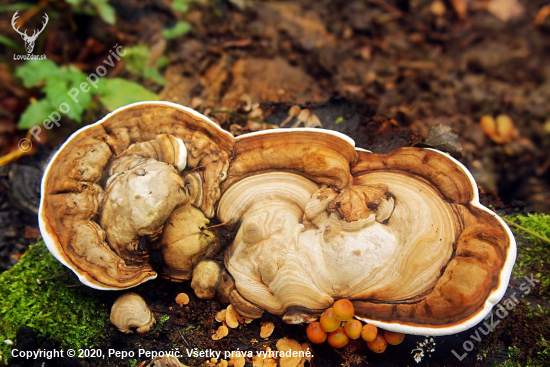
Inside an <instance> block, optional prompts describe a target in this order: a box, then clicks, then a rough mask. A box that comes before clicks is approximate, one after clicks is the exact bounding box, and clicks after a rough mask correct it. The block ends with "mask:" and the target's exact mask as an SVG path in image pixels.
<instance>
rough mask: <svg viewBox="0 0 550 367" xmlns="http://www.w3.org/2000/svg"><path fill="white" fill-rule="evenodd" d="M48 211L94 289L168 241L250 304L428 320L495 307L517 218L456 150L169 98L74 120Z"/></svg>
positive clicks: (402, 324)
mask: <svg viewBox="0 0 550 367" xmlns="http://www.w3.org/2000/svg"><path fill="white" fill-rule="evenodd" d="M302 112H303V111H302ZM292 113H293V114H294V115H295V116H299V114H298V111H297V109H295V110H294V111H292ZM39 221H40V229H41V232H42V235H43V237H44V240H45V242H46V244H47V245H48V248H49V249H50V251H51V252H52V253H53V254H54V255H55V256H56V257H57V258H58V259H59V260H60V261H61V262H62V263H63V264H65V265H67V266H68V267H70V268H71V269H72V270H73V271H74V272H75V273H76V274H77V275H78V276H79V278H80V280H81V281H82V282H83V283H85V284H87V285H89V286H91V287H94V288H98V289H126V288H129V287H133V286H136V285H138V284H140V283H142V282H144V281H146V280H148V279H152V278H154V277H155V276H156V273H155V271H154V270H153V268H152V265H151V264H150V262H149V254H150V253H151V251H159V252H160V253H161V254H162V257H163V261H164V276H166V277H168V278H170V279H173V280H180V281H181V280H189V279H191V286H192V287H193V289H194V290H195V293H196V294H197V296H198V297H199V298H211V297H213V296H214V294H216V293H217V294H218V296H219V297H220V299H221V300H222V301H224V302H230V303H231V304H232V305H233V306H232V307H234V308H235V310H236V311H237V312H238V313H239V314H240V315H242V316H244V317H246V318H259V317H261V315H262V313H263V312H264V311H268V312H271V313H273V314H276V315H280V316H282V317H283V320H284V321H286V322H288V323H302V322H311V321H314V320H316V319H317V318H318V317H319V316H320V315H321V314H322V313H323V311H324V310H325V309H327V308H329V307H331V305H333V303H334V302H335V301H336V300H338V299H348V300H350V301H351V302H352V303H353V306H354V307H355V311H356V316H357V317H359V318H361V319H362V320H363V321H366V322H368V323H370V324H373V325H376V326H379V327H382V328H384V329H385V330H390V331H395V332H399V333H406V334H419V335H445V334H453V333H458V332H460V331H463V330H466V329H468V328H470V327H472V326H474V325H475V324H477V323H478V322H480V321H481V320H483V318H484V317H485V316H486V315H487V314H488V313H489V312H490V310H491V308H492V307H493V306H494V305H495V304H496V303H498V302H499V301H500V299H501V298H502V296H503V294H504V292H505V290H506V287H507V285H508V281H509V278H510V273H511V270H512V266H513V263H514V261H515V257H516V244H515V241H514V237H513V236H512V233H511V231H510V229H509V228H508V227H507V226H506V225H505V224H504V222H503V221H502V220H501V219H500V218H499V217H498V216H497V215H495V214H494V213H492V212H491V211H489V210H488V209H487V208H485V207H484V206H482V205H481V204H480V203H479V198H478V192H477V187H476V184H475V182H474V180H473V178H472V175H471V174H470V173H469V172H468V171H467V170H466V168H465V167H464V166H463V165H462V164H460V163H459V162H458V161H456V160H454V159H453V158H451V157H449V156H448V155H446V154H444V153H441V152H438V151H435V150H429V149H419V148H402V149H398V150H395V151H393V152H390V153H388V154H385V155H381V154H374V153H371V152H367V151H363V150H360V149H356V148H355V143H354V142H353V140H351V139H350V138H349V137H346V136H344V135H342V134H340V133H337V132H333V131H329V130H322V129H313V128H304V129H275V130H265V131H259V132H254V133H250V134H245V135H241V136H239V137H237V138H234V137H233V136H231V135H230V134H229V133H227V132H225V131H223V130H222V129H221V128H220V127H218V126H217V125H216V124H214V123H213V122H212V121H210V120H208V119H207V118H206V117H204V116H202V115H200V114H199V113H197V112H195V111H193V110H190V109H188V108H185V107H181V106H178V105H175V104H171V103H167V102H143V103H137V104H133V105H129V106H126V107H124V108H121V109H119V110H117V111H115V112H113V113H111V114H109V115H108V116H106V117H105V118H104V119H102V120H101V121H99V122H97V123H96V124H94V125H91V126H88V127H86V128H84V129H82V130H80V131H79V132H77V133H75V134H74V135H73V136H72V137H71V138H70V139H69V140H68V141H67V142H66V143H65V144H64V145H63V146H62V147H61V149H60V150H59V151H58V153H57V154H56V155H55V157H54V158H53V159H52V161H51V162H50V164H49V165H48V168H47V169H46V172H45V175H44V179H43V181H42V198H41V205H40V213H39ZM219 224H224V225H227V226H228V228H230V229H231V230H233V232H232V235H233V237H232V238H230V241H229V242H231V244H230V245H229V246H228V247H227V248H222V245H221V243H220V240H219V238H218V236H217V234H216V231H215V230H212V229H211V228H210V229H209V228H208V226H210V225H213V226H216V225H219ZM220 251H224V265H225V268H223V267H222V266H221V264H220V263H218V262H216V261H213V259H214V257H215V255H216V254H218V253H219V252H220ZM226 317H227V315H226ZM233 325H234V323H233ZM237 326H238V324H237ZM226 329H227V328H226ZM223 334H224V333H223V330H222V331H221V332H220V333H217V334H216V337H217V338H221V337H222V336H221V335H223ZM225 335H226V334H225Z"/></svg>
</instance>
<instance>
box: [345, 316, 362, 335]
mask: <svg viewBox="0 0 550 367" xmlns="http://www.w3.org/2000/svg"><path fill="white" fill-rule="evenodd" d="M362 327H363V324H361V321H359V320H355V319H352V320H349V321H346V324H345V325H344V331H345V332H346V334H347V336H349V338H350V339H358V338H359V337H360V336H361V330H362Z"/></svg>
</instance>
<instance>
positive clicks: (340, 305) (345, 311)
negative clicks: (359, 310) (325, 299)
mask: <svg viewBox="0 0 550 367" xmlns="http://www.w3.org/2000/svg"><path fill="white" fill-rule="evenodd" d="M332 308H333V310H334V316H335V317H336V318H337V319H338V320H340V321H348V320H350V319H351V318H352V317H353V314H354V313H355V309H354V308H353V304H352V303H351V301H350V300H349V299H339V300H338V301H336V302H334V305H332Z"/></svg>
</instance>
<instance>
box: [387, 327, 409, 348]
mask: <svg viewBox="0 0 550 367" xmlns="http://www.w3.org/2000/svg"><path fill="white" fill-rule="evenodd" d="M384 339H386V341H387V342H388V344H391V345H397V344H401V342H402V341H403V340H404V339H405V334H403V333H396V332H395V331H389V330H384Z"/></svg>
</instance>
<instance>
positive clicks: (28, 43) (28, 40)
mask: <svg viewBox="0 0 550 367" xmlns="http://www.w3.org/2000/svg"><path fill="white" fill-rule="evenodd" d="M18 12H19V10H18V11H16V12H15V14H14V15H13V18H11V26H12V27H13V29H15V31H16V32H17V33H19V34H20V35H21V37H22V38H23V41H25V48H26V49H27V53H29V54H30V53H31V52H32V50H33V49H34V42H35V41H36V38H38V35H39V34H40V33H42V31H43V30H44V28H46V24H48V19H49V18H48V14H46V13H44V19H45V22H43V23H42V29H41V30H39V31H38V33H37V32H36V30H35V31H34V33H33V34H32V36H29V35H28V34H27V30H26V29H25V32H24V33H23V32H20V31H19V27H17V28H15V21H16V20H17V18H19V16H18V15H17V13H18Z"/></svg>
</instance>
